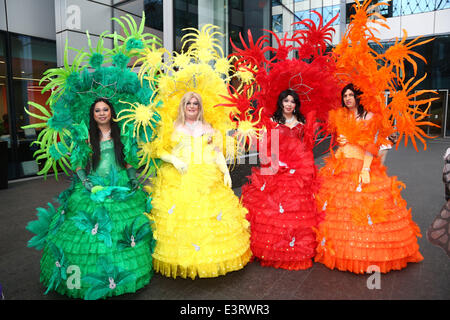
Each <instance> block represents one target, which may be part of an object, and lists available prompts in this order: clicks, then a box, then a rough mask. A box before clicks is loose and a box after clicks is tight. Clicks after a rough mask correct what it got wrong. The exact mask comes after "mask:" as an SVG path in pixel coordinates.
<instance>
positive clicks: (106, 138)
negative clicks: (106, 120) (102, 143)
mask: <svg viewBox="0 0 450 320" xmlns="http://www.w3.org/2000/svg"><path fill="white" fill-rule="evenodd" d="M100 132H101V133H102V138H103V140H108V139H109V138H110V137H111V129H109V130H108V131H107V132H106V133H103V131H100Z"/></svg>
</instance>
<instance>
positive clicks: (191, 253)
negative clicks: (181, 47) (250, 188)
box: [142, 25, 251, 279]
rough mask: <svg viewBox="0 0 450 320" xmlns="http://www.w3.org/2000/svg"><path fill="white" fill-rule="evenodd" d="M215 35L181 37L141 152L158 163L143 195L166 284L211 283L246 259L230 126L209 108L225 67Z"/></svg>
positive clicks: (221, 91) (222, 111)
mask: <svg viewBox="0 0 450 320" xmlns="http://www.w3.org/2000/svg"><path fill="white" fill-rule="evenodd" d="M214 28H215V27H214V26H210V25H206V26H205V27H203V29H202V30H201V31H200V32H199V31H197V30H196V31H195V33H194V34H192V33H191V34H188V35H186V36H185V37H192V36H194V39H189V40H188V41H186V42H192V43H191V45H190V48H189V50H188V51H187V52H185V53H183V54H179V55H176V56H175V57H172V58H171V60H170V61H171V66H173V67H176V68H177V69H176V70H174V69H172V70H170V72H166V73H164V75H162V77H161V79H160V86H159V95H160V97H161V100H162V102H163V106H162V107H161V108H160V109H159V110H158V113H160V114H161V118H162V125H161V126H160V127H159V130H158V137H157V139H156V140H155V142H154V143H151V144H149V145H148V146H144V147H143V149H142V152H144V153H147V154H149V157H156V158H159V159H161V160H163V161H164V163H163V164H162V165H161V167H160V170H159V171H158V173H157V177H156V178H154V179H153V180H152V184H153V185H152V187H151V188H149V189H148V190H149V191H150V192H151V193H152V207H153V209H152V212H151V214H149V215H148V217H149V219H150V220H151V221H152V222H153V224H152V228H153V234H154V237H155V239H156V240H157V244H156V247H155V251H154V253H153V267H154V269H155V271H157V272H160V273H162V274H163V275H165V276H167V277H173V278H176V277H177V276H180V277H183V278H187V277H190V278H192V279H194V278H195V277H197V276H198V277H217V276H219V275H224V274H226V273H227V272H230V271H234V270H238V269H241V268H243V267H244V266H245V265H246V264H247V262H248V261H249V260H250V257H251V251H250V234H249V232H248V227H249V225H248V222H247V220H246V219H245V215H246V214H247V210H246V209H245V208H244V207H243V206H242V205H241V203H240V202H239V198H238V197H237V196H236V195H235V194H234V192H233V190H232V189H231V178H230V174H229V172H228V167H227V163H226V160H225V157H224V151H225V149H226V148H225V145H226V141H229V140H228V139H227V136H226V132H227V131H228V130H229V129H233V126H232V122H231V120H230V119H229V114H228V111H227V109H226V108H225V107H215V106H216V105H217V104H219V103H220V102H221V101H222V99H223V98H221V97H220V95H226V93H227V89H226V81H227V75H228V70H229V69H230V68H231V65H230V64H229V62H228V60H227V59H226V58H223V57H222V56H223V55H221V48H220V46H219V45H218V44H217V40H216V39H214V36H216V35H217V34H218V32H214V33H211V31H212V30H214ZM186 42H185V44H186ZM146 148H147V149H146ZM150 155H151V156H150Z"/></svg>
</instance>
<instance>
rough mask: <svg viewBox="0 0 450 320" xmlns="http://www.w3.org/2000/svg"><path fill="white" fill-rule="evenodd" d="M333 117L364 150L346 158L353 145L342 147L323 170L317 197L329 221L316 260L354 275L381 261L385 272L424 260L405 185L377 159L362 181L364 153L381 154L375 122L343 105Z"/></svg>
mask: <svg viewBox="0 0 450 320" xmlns="http://www.w3.org/2000/svg"><path fill="white" fill-rule="evenodd" d="M329 120H330V125H331V126H332V127H333V126H334V130H335V132H336V133H337V134H338V135H343V136H345V137H346V139H347V141H348V144H349V145H350V148H352V149H353V150H359V151H358V152H353V156H352V157H346V152H345V149H346V148H348V147H347V145H345V146H341V147H340V148H339V149H338V151H337V152H336V153H335V154H332V155H331V156H330V157H328V158H327V159H326V164H325V166H324V167H323V168H321V169H320V171H319V174H318V181H319V184H320V189H319V192H318V194H317V196H316V200H317V206H318V208H319V210H320V209H322V210H323V212H324V213H325V220H324V221H322V222H321V223H320V225H319V229H318V231H317V241H318V246H317V255H316V258H315V261H318V262H320V263H323V264H324V265H325V266H327V267H328V268H331V269H334V268H337V269H339V270H341V271H350V272H354V273H366V272H367V269H368V267H369V266H372V265H376V266H378V267H379V270H380V272H382V273H386V272H389V271H390V270H400V269H402V268H405V267H406V265H407V263H408V262H419V261H421V260H423V256H422V255H421V254H420V252H419V245H418V243H417V237H418V236H421V234H420V230H419V227H418V226H417V225H416V224H415V223H414V221H413V220H412V217H411V209H409V210H408V209H407V208H406V201H405V200H404V199H403V198H402V197H401V194H400V192H401V189H402V188H403V187H404V184H403V183H401V182H400V181H398V180H397V178H396V177H389V176H388V175H387V173H386V167H385V166H383V165H382V164H381V163H380V161H379V159H378V158H377V157H374V158H373V161H372V163H371V167H370V183H368V184H359V182H358V177H359V173H360V172H361V169H362V167H363V157H364V152H365V151H369V152H371V153H372V154H376V152H377V148H376V146H375V145H374V144H373V143H372V142H373V140H374V137H375V134H376V128H375V127H374V125H373V124H374V123H375V121H371V120H366V121H358V120H356V119H355V118H354V116H353V115H351V114H350V113H349V112H348V111H347V110H346V109H344V108H341V109H338V110H334V111H331V112H330V119H329ZM358 153H359V155H358Z"/></svg>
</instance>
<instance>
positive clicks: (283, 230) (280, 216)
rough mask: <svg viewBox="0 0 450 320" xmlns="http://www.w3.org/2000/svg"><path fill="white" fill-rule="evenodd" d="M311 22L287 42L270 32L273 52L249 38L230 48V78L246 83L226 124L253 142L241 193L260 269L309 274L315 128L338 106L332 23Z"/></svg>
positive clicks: (315, 216)
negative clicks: (255, 158)
mask: <svg viewBox="0 0 450 320" xmlns="http://www.w3.org/2000/svg"><path fill="white" fill-rule="evenodd" d="M315 14H316V15H317V17H318V21H319V23H318V24H316V23H315V22H314V21H313V20H309V19H307V20H302V21H300V22H297V23H296V24H300V25H301V26H302V28H295V29H298V30H296V31H295V32H294V34H293V36H292V37H288V36H287V35H284V37H283V38H282V39H280V38H278V36H277V35H276V34H275V33H272V32H270V33H271V36H272V37H273V39H274V43H275V42H276V44H277V45H276V47H272V46H270V45H269V37H268V36H267V35H265V36H261V37H260V38H259V39H258V40H257V41H253V37H252V35H251V32H250V31H248V44H247V43H245V42H244V40H243V38H242V36H241V42H242V43H243V49H240V48H237V47H236V46H234V44H233V43H232V46H233V48H234V49H235V51H236V52H235V53H234V55H235V56H236V58H237V59H236V62H235V70H236V71H237V74H238V75H239V74H246V75H247V76H246V77H242V83H243V84H242V86H241V87H239V88H238V89H236V90H234V89H232V88H230V87H229V97H225V98H226V99H227V100H228V101H229V103H228V104H225V105H227V106H230V107H232V108H233V109H232V110H233V112H232V113H231V114H230V117H231V119H238V121H236V122H237V134H238V135H241V136H242V137H244V138H249V139H248V140H245V139H240V140H242V141H246V142H247V141H248V145H249V146H252V147H253V146H254V144H253V143H254V142H255V140H256V139H254V137H256V138H257V139H258V142H259V150H258V151H259V157H260V160H261V167H256V168H253V169H252V175H251V176H250V177H249V182H248V183H247V184H246V185H244V186H243V187H242V202H243V205H244V206H245V207H246V208H247V209H248V211H249V213H248V214H247V219H248V220H249V222H250V234H251V235H250V247H251V250H252V252H253V256H254V258H255V259H257V260H259V261H260V262H261V264H262V265H263V266H272V267H275V268H283V269H288V270H300V269H307V268H309V267H311V266H312V258H313V257H314V255H315V247H316V245H317V242H316V239H315V233H314V230H313V227H317V226H318V223H319V221H320V217H319V212H318V210H317V208H316V202H315V199H314V193H315V192H316V191H317V183H316V182H315V179H316V172H317V169H316V167H315V164H314V156H313V152H312V150H313V147H314V145H315V143H316V140H315V133H316V131H317V130H316V129H317V128H318V123H319V122H320V123H321V125H322V126H323V127H326V121H327V118H328V111H329V110H330V109H333V108H337V107H338V102H339V92H338V90H339V86H338V82H337V80H336V79H335V77H334V72H335V65H334V61H333V59H332V58H331V56H330V53H329V52H328V51H327V50H326V49H327V45H329V41H330V39H331V36H332V33H333V32H334V29H333V28H332V27H331V25H332V23H333V22H334V21H335V20H336V18H337V16H336V17H335V18H333V19H332V20H330V21H329V22H328V23H326V24H324V23H323V19H322V16H321V15H320V14H319V13H317V12H315ZM268 52H271V56H272V58H271V59H267V58H266V56H267V54H266V53H268ZM249 79H250V81H248V82H247V80H249ZM254 128H257V129H254ZM255 133H256V134H255ZM261 133H262V134H261Z"/></svg>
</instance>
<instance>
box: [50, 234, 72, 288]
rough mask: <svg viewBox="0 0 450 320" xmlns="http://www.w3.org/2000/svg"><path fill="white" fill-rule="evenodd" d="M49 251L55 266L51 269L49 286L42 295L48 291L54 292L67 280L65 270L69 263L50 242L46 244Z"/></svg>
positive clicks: (61, 252)
mask: <svg viewBox="0 0 450 320" xmlns="http://www.w3.org/2000/svg"><path fill="white" fill-rule="evenodd" d="M48 247H49V250H50V252H51V253H52V255H53V258H54V261H55V266H54V267H53V271H52V276H51V277H50V280H49V285H48V287H47V290H46V291H45V293H44V294H47V293H48V292H49V291H50V290H55V289H56V288H58V287H59V285H60V284H61V282H63V281H64V280H66V279H67V268H68V266H69V265H70V263H69V262H68V261H67V259H66V258H65V256H64V251H63V250H62V249H60V248H59V247H57V246H56V245H55V244H53V243H52V242H50V243H49V244H48Z"/></svg>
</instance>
